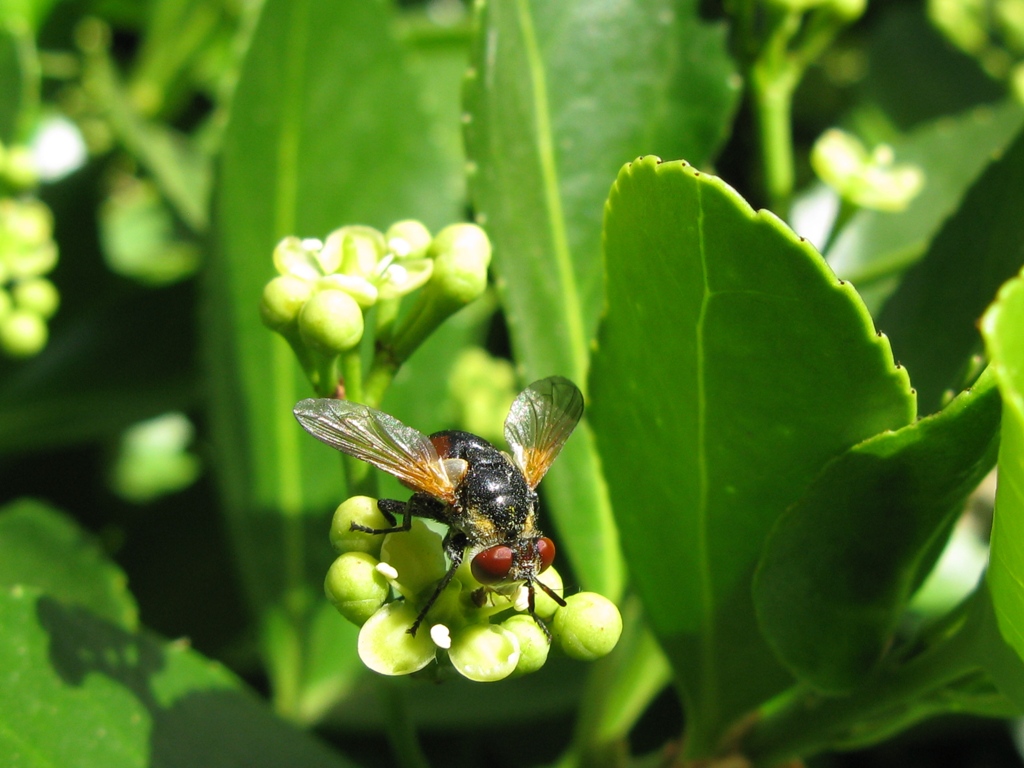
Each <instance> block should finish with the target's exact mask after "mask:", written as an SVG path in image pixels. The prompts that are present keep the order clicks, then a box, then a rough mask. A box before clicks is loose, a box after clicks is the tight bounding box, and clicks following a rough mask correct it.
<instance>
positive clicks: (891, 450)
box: [754, 373, 1000, 691]
mask: <svg viewBox="0 0 1024 768" xmlns="http://www.w3.org/2000/svg"><path fill="white" fill-rule="evenodd" d="M999 411H1000V408H999V392H998V390H997V389H996V386H995V381H994V379H993V377H992V376H991V374H990V373H986V374H985V375H984V376H983V377H982V379H981V380H979V382H978V383H977V385H976V386H975V387H974V388H973V389H972V390H968V391H967V392H964V393H963V394H961V395H960V396H959V397H958V398H956V399H955V400H954V401H953V402H952V403H950V404H949V406H947V407H946V408H945V409H944V410H943V411H942V412H941V413H938V414H935V415H933V416H930V417H929V418H926V419H922V420H921V421H918V422H915V423H914V424H910V425H907V426H905V427H903V428H902V429H899V430H897V431H895V432H884V433H882V434H880V435H876V436H874V437H871V438H868V439H867V440H865V441H864V442H862V443H859V444H857V445H856V446H854V447H853V448H851V449H850V450H849V451H847V452H846V453H844V454H843V455H842V456H840V457H839V458H837V459H835V460H834V461H832V462H831V463H829V464H828V466H826V468H825V470H824V471H823V472H822V473H821V474H820V475H819V476H818V477H817V478H816V479H815V481H814V482H813V483H812V484H811V486H810V488H809V489H808V490H807V491H806V492H805V493H804V494H803V496H801V498H800V500H799V501H798V502H797V503H796V504H795V505H793V507H791V508H790V509H789V510H788V511H787V512H786V513H785V514H784V515H783V517H782V518H780V520H779V522H778V524H777V525H776V526H775V528H774V530H773V531H772V534H771V537H770V538H769V539H768V542H767V544H766V545H765V549H764V554H763V555H762V558H761V564H760V567H759V569H758V572H757V577H756V579H755V581H754V602H755V604H756V606H757V610H758V618H759V619H760V621H761V627H762V629H763V631H764V633H765V635H766V636H767V638H768V641H769V642H770V643H771V645H772V647H773V648H775V650H776V652H777V653H778V654H779V656H780V658H782V660H783V661H784V662H785V663H786V665H787V666H788V667H789V668H790V669H791V670H793V672H794V673H795V674H796V675H797V676H798V677H800V678H801V679H803V680H805V681H807V682H809V683H811V684H812V685H814V686H816V687H818V688H821V689H824V690H826V691H844V690H847V689H850V688H852V687H854V686H856V685H858V684H859V683H861V682H863V680H864V679H865V678H866V677H867V676H868V675H869V674H870V673H871V671H872V670H873V669H874V668H875V667H876V665H877V664H878V662H879V661H880V659H881V658H882V656H883V654H884V653H885V651H886V650H887V649H888V648H889V647H890V645H891V640H892V635H893V632H894V631H895V629H896V626H897V624H898V622H899V620H900V617H901V615H902V613H903V611H904V610H905V608H906V604H907V601H908V600H909V598H910V595H911V593H912V592H913V590H914V589H915V588H916V587H917V586H918V585H919V581H920V571H921V566H922V565H923V564H924V563H923V560H924V558H926V556H927V555H928V554H929V553H930V552H932V551H934V547H935V542H936V541H937V540H938V539H939V538H940V537H941V536H942V535H943V534H945V533H948V531H949V524H950V522H951V521H952V518H953V517H954V516H955V515H956V514H958V513H959V512H960V510H961V509H962V507H963V502H964V499H965V498H966V497H967V495H968V494H969V493H970V492H971V491H972V490H974V488H975V487H976V486H977V484H978V483H979V482H980V481H981V479H982V477H984V476H985V474H987V473H988V471H989V470H990V469H991V468H992V466H993V464H994V463H995V459H996V449H997V437H998V431H999Z"/></svg>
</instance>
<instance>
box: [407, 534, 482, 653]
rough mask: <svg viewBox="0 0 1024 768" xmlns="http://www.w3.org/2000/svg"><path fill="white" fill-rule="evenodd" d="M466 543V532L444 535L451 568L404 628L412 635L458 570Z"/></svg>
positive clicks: (414, 634) (467, 541)
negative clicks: (409, 625) (412, 620)
mask: <svg viewBox="0 0 1024 768" xmlns="http://www.w3.org/2000/svg"><path fill="white" fill-rule="evenodd" d="M467 544H469V540H468V539H467V538H466V534H464V533H454V532H453V531H448V535H447V536H445V537H444V549H445V552H447V553H448V557H450V558H451V561H452V565H451V568H449V569H448V573H446V574H445V575H444V578H442V579H441V580H440V581H439V582H437V586H436V587H435V588H434V592H433V594H431V595H430V597H429V598H427V602H426V603H424V604H423V607H422V608H420V612H419V615H417V616H416V621H414V622H413V623H412V626H411V627H409V629H407V630H406V631H407V632H408V633H409V634H410V635H412V636H413V637H415V636H416V630H417V629H419V628H420V624H422V623H423V619H425V618H426V617H427V613H428V612H429V611H430V609H431V608H432V607H433V606H434V602H435V601H436V600H437V598H438V597H440V596H441V593H442V592H444V589H445V587H447V586H448V585H449V584H451V581H452V579H453V578H454V577H455V572H456V571H457V570H459V566H460V565H462V556H463V554H464V553H465V551H466V545H467Z"/></svg>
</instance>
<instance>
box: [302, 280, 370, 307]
mask: <svg viewBox="0 0 1024 768" xmlns="http://www.w3.org/2000/svg"><path fill="white" fill-rule="evenodd" d="M316 286H317V288H318V289H320V290H325V289H330V290H336V291H344V292H345V293H347V294H348V295H349V296H351V297H352V298H353V299H355V300H356V303H357V304H358V305H359V306H360V307H363V308H364V309H368V308H369V307H372V306H373V305H374V304H376V303H377V295H378V294H377V286H375V285H374V284H373V283H371V282H370V281H369V280H367V279H366V278H365V277H360V276H359V275H343V274H338V273H335V274H333V275H327V276H325V277H321V278H320V279H319V280H317V283H316Z"/></svg>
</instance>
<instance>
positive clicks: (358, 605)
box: [324, 552, 391, 626]
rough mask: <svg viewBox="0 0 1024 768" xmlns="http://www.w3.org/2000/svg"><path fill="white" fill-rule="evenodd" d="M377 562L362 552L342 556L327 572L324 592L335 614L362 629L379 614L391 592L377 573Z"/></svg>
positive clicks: (371, 556) (386, 583)
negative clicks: (336, 610)
mask: <svg viewBox="0 0 1024 768" xmlns="http://www.w3.org/2000/svg"><path fill="white" fill-rule="evenodd" d="M378 563H379V561H378V560H377V558H375V557H374V556H373V555H368V554H367V553H365V552H346V553H345V554H343V555H341V556H340V557H339V558H337V559H336V560H335V561H334V563H333V564H332V565H331V567H330V568H329V569H328V571H327V578H326V579H324V592H325V593H326V595H327V599H328V600H330V601H331V603H332V604H333V605H334V607H335V608H337V609H338V612H339V613H340V614H341V615H342V616H344V617H345V618H346V619H348V620H349V621H351V622H352V623H353V624H355V625H357V626H362V625H363V624H364V623H365V622H366V621H367V620H368V619H369V618H370V617H371V616H373V614H375V613H376V612H377V611H378V610H380V608H381V606H382V605H384V601H385V600H387V598H388V594H389V593H390V591H391V588H390V586H389V585H388V582H387V579H385V578H384V576H383V575H381V573H380V572H379V571H378V570H377V564H378Z"/></svg>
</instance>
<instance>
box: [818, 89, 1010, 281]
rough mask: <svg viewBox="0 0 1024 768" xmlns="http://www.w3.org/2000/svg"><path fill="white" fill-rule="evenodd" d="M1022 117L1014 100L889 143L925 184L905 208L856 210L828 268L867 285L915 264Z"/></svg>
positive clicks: (836, 243)
mask: <svg viewBox="0 0 1024 768" xmlns="http://www.w3.org/2000/svg"><path fill="white" fill-rule="evenodd" d="M1022 123H1024V111H1022V110H1021V108H1020V105H1018V104H1016V103H1009V102H1008V103H1005V104H1002V105H998V106H996V107H994V108H993V107H984V108H979V109H974V110H971V111H970V112H967V113H965V114H963V115H959V116H956V117H953V118H949V117H946V118H942V119H941V120H937V121H935V122H933V123H927V124H925V125H922V126H920V127H918V128H915V129H914V130H913V131H912V132H911V133H909V134H907V135H906V136H905V137H904V138H902V139H898V140H893V141H891V142H890V143H891V144H892V147H893V153H894V155H895V157H896V160H897V162H899V163H910V164H913V165H916V166H918V167H919V168H921V170H923V171H924V175H925V186H924V189H923V190H922V191H921V193H920V194H919V195H918V196H917V197H916V198H914V200H913V201H912V202H911V203H910V205H909V206H907V208H906V210H904V211H902V212H900V213H885V212H883V211H868V210H862V211H858V212H857V213H856V214H855V215H854V216H853V218H852V219H851V220H850V222H849V224H847V226H846V227H844V228H843V230H842V231H841V232H840V233H839V234H838V235H837V237H836V239H835V241H834V242H833V243H832V245H831V246H830V247H829V249H828V251H827V252H826V254H825V256H826V257H827V259H828V263H829V266H831V267H832V269H833V270H835V272H836V274H837V275H839V276H840V277H841V278H843V279H844V280H851V281H853V283H854V284H855V285H856V286H857V287H858V288H866V287H867V286H868V285H870V284H873V283H874V282H876V281H878V280H881V279H883V278H886V277H889V276H893V275H898V274H899V273H900V272H902V271H903V270H904V269H906V268H907V267H909V266H910V265H912V264H913V263H914V262H916V261H917V260H918V259H920V258H921V257H922V256H923V255H924V253H925V252H926V250H927V249H928V245H929V243H930V242H931V240H932V238H934V237H935V235H936V233H937V232H938V231H939V229H940V228H941V227H942V225H943V223H944V222H945V221H946V219H947V218H949V216H950V215H951V214H952V213H953V212H954V211H956V210H957V207H958V206H959V204H960V202H961V200H962V198H963V196H964V194H965V192H966V191H967V189H968V188H969V187H970V186H971V184H972V183H973V182H974V181H975V180H976V179H977V178H978V177H979V176H980V175H981V173H982V172H983V171H984V170H985V167H986V166H987V165H988V164H989V162H990V161H991V159H992V157H993V156H998V155H999V154H1000V153H1001V152H1002V151H1003V150H1005V149H1006V147H1008V146H1009V145H1010V143H1011V142H1012V141H1013V139H1014V137H1015V136H1016V135H1017V133H1018V131H1019V130H1020V127H1021V125H1022ZM971 231H975V230H973V228H972V230H971Z"/></svg>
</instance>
